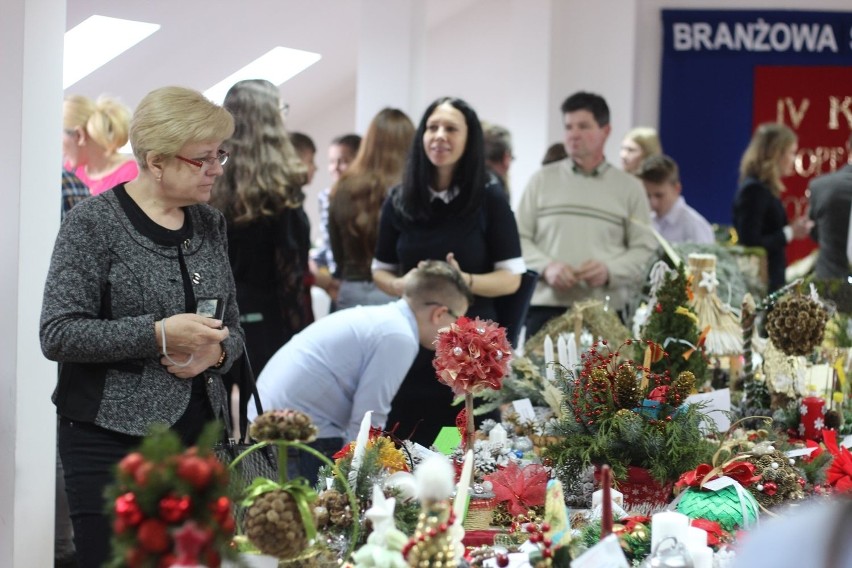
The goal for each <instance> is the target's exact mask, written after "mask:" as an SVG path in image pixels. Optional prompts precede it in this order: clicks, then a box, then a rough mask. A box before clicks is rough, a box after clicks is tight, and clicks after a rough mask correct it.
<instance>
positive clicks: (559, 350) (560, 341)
mask: <svg viewBox="0 0 852 568" xmlns="http://www.w3.org/2000/svg"><path fill="white" fill-rule="evenodd" d="M556 356H557V358H558V359H559V364H560V365H562V366H563V367H568V346H567V345H566V342H565V336H564V335H562V334H561V333H560V334H559V337H557V338H556Z"/></svg>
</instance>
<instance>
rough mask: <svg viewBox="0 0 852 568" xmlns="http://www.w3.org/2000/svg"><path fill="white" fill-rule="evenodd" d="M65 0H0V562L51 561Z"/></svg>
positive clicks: (40, 567)
mask: <svg viewBox="0 0 852 568" xmlns="http://www.w3.org/2000/svg"><path fill="white" fill-rule="evenodd" d="M64 32H65V0H4V2H3V15H2V17H0V53H3V57H0V76H2V77H3V87H2V89H0V132H3V138H4V141H5V143H4V144H3V151H2V152H0V171H2V172H3V178H4V179H3V183H4V188H5V190H4V199H3V207H0V266H2V267H3V269H2V275H0V322H2V324H0V387H2V395H1V396H0V456H3V458H2V460H0V566H8V567H24V566H26V567H33V568H47V567H49V566H53V511H54V503H53V500H54V499H53V495H54V478H55V473H54V472H55V468H54V448H55V447H56V435H55V424H56V413H55V409H54V407H53V405H52V404H51V403H50V394H51V392H52V390H53V387H54V385H55V383H56V365H55V364H53V363H50V362H49V361H47V360H46V359H45V358H44V357H43V356H42V354H41V349H40V348H39V341H38V322H39V314H40V310H41V295H42V289H43V287H44V278H45V275H46V273H47V268H48V264H49V262H50V254H51V250H52V248H53V241H54V238H55V235H56V230H57V227H58V225H59V212H60V184H61V178H60V170H59V168H60V165H61V150H60V144H61V133H62V131H61V128H62V126H61V125H62V122H61V113H62V49H63V45H62V42H63V34H64Z"/></svg>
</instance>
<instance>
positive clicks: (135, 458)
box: [118, 452, 145, 475]
mask: <svg viewBox="0 0 852 568" xmlns="http://www.w3.org/2000/svg"><path fill="white" fill-rule="evenodd" d="M143 463H145V458H144V457H142V454H140V453H139V452H132V453H130V454H127V455H126V456H124V459H122V460H121V461H120V462H118V470H119V471H120V472H121V473H125V474H127V475H133V474H134V473H136V470H137V469H139V466H140V465H142V464H143Z"/></svg>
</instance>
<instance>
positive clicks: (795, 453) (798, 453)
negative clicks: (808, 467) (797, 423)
mask: <svg viewBox="0 0 852 568" xmlns="http://www.w3.org/2000/svg"><path fill="white" fill-rule="evenodd" d="M814 450H816V448H815V447H814V448H799V449H796V450H790V451H789V452H784V453H785V454H786V456H787V457H788V458H799V457H802V456H809V455H811V454H812V453H813V452H814Z"/></svg>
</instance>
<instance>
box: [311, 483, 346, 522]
mask: <svg viewBox="0 0 852 568" xmlns="http://www.w3.org/2000/svg"><path fill="white" fill-rule="evenodd" d="M314 516H315V517H316V519H317V527H319V528H323V527H327V526H329V525H331V526H335V527H339V528H346V527H348V526H350V525H352V509H351V508H350V507H349V499H348V498H347V497H346V495H344V494H343V493H341V492H340V491H337V490H336V489H327V490H325V491H323V492H322V493H320V494H319V497H317V500H316V501H315V502H314Z"/></svg>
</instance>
